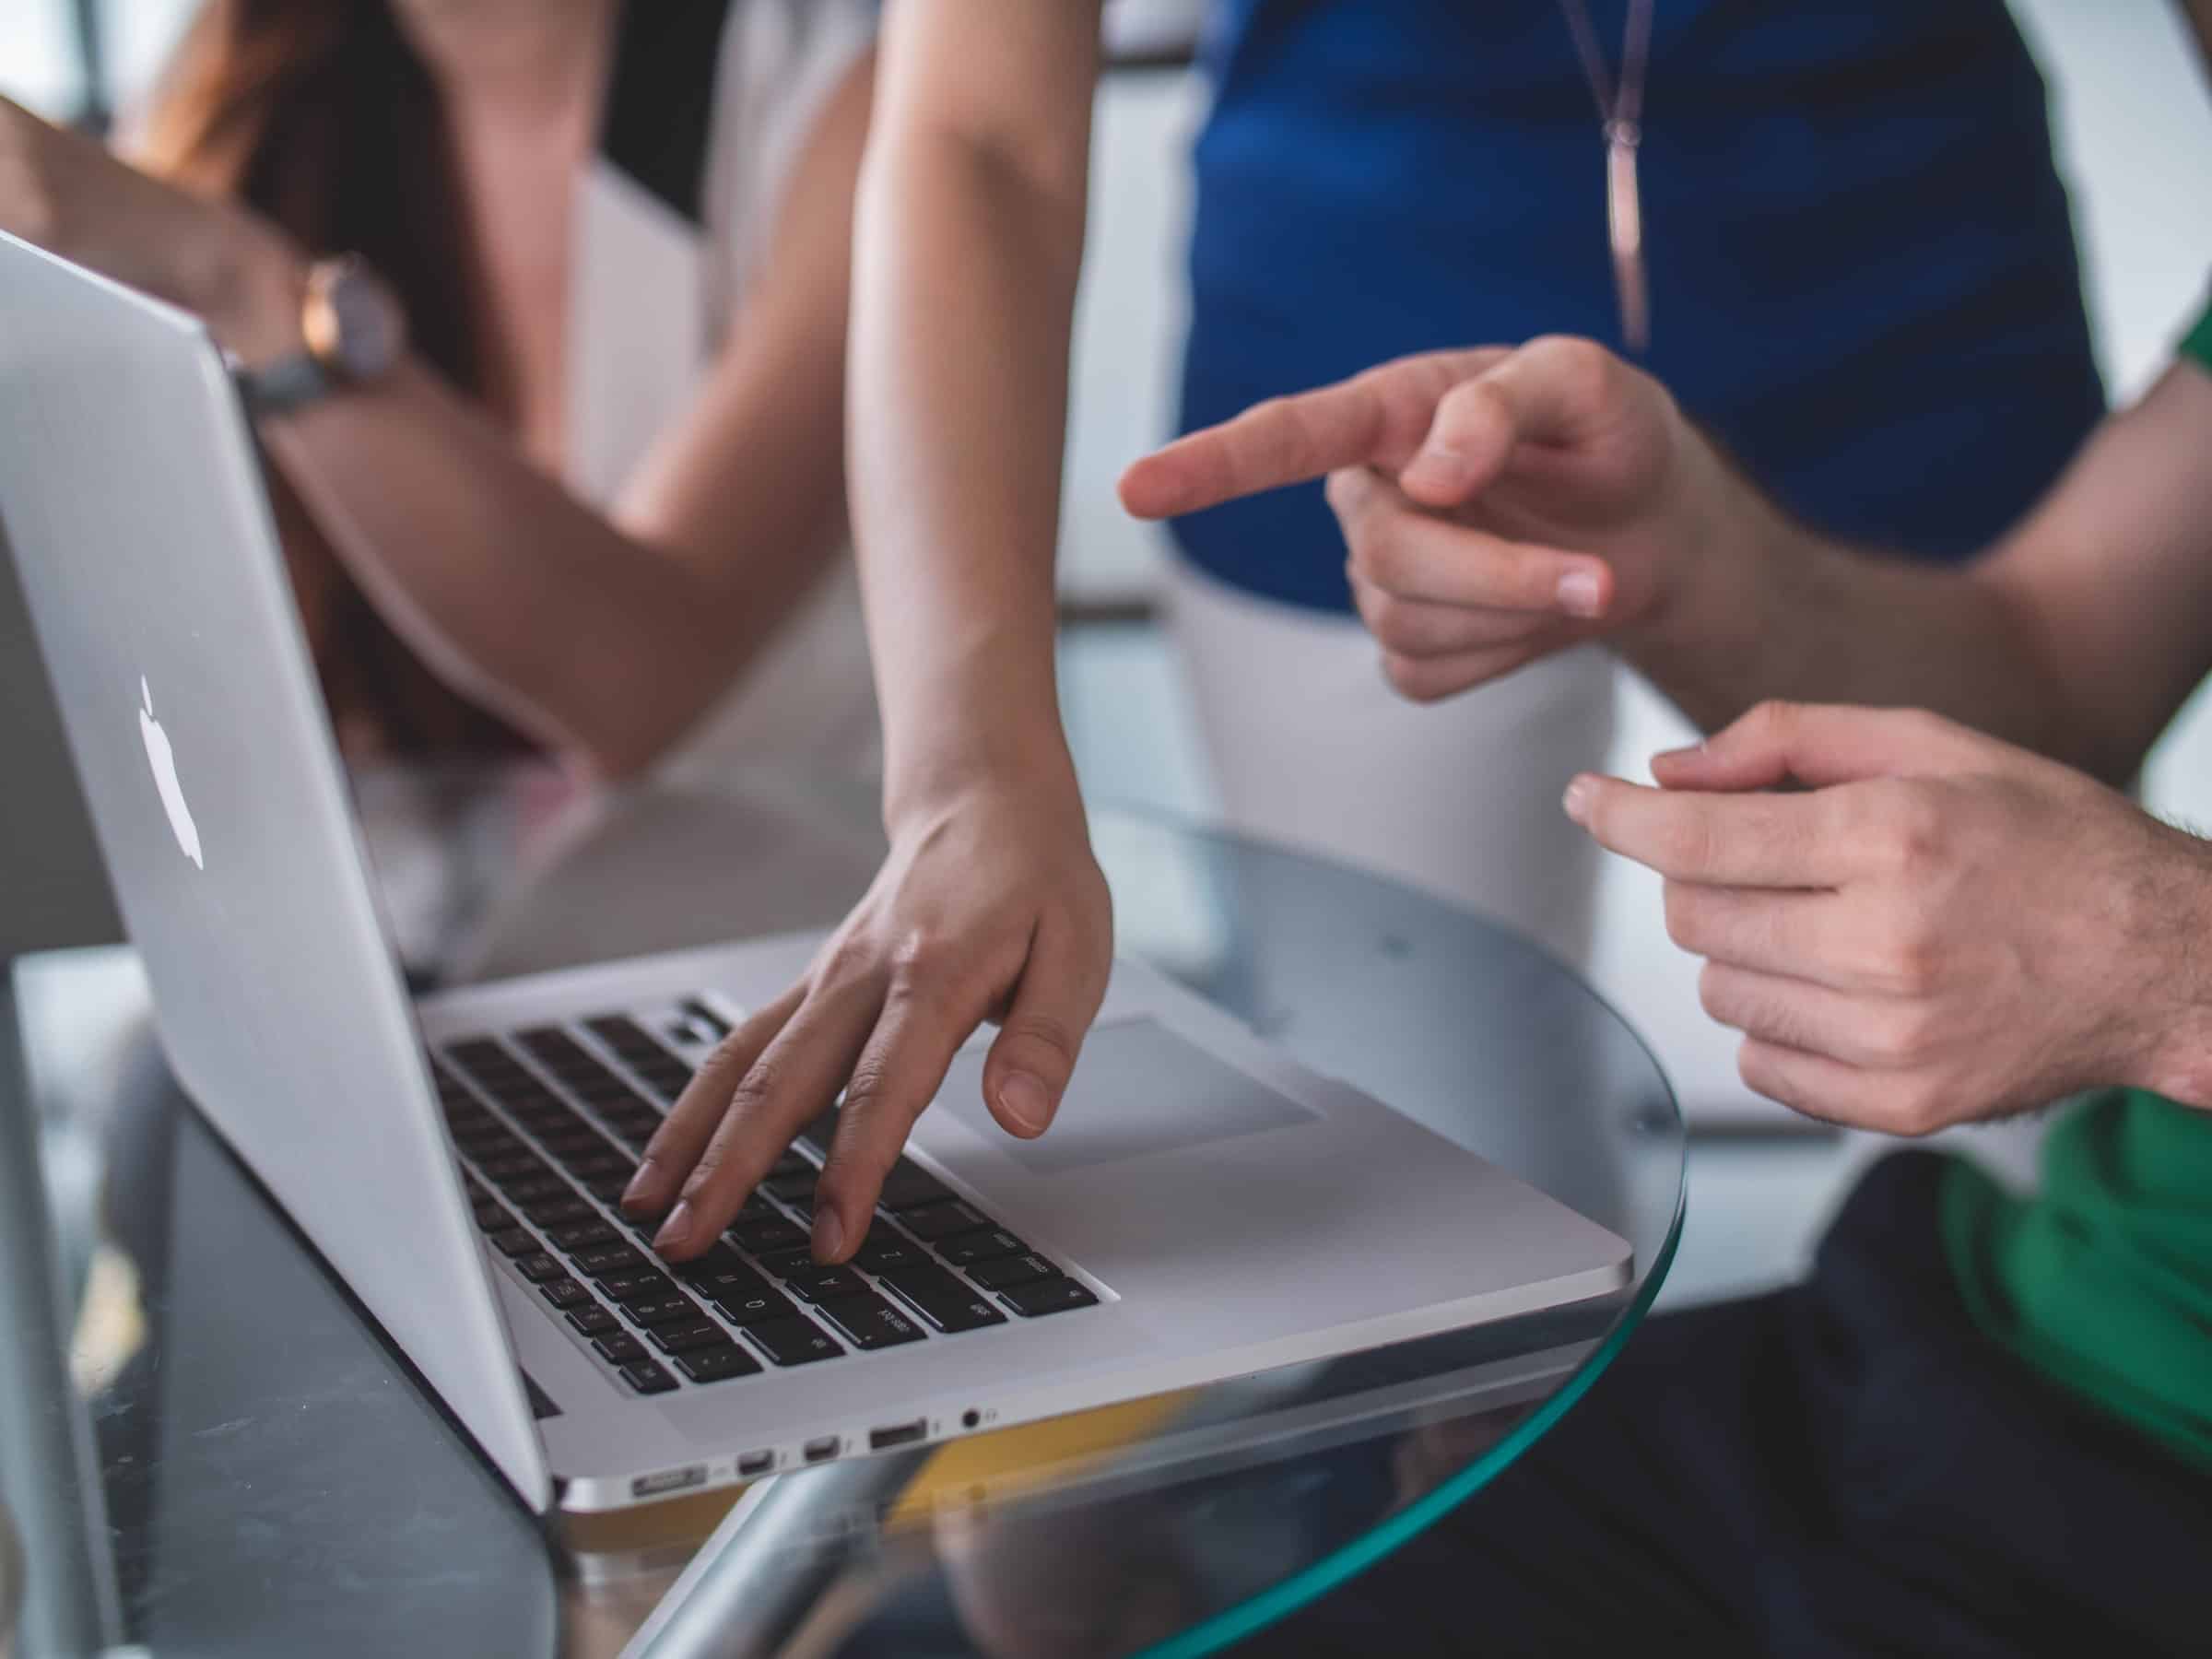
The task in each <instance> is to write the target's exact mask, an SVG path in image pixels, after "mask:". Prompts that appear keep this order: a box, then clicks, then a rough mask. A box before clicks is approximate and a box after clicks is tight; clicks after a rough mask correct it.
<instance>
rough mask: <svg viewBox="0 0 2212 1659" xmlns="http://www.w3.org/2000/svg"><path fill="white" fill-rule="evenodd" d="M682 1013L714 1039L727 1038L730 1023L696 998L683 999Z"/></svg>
mask: <svg viewBox="0 0 2212 1659" xmlns="http://www.w3.org/2000/svg"><path fill="white" fill-rule="evenodd" d="M684 1012H685V1013H686V1014H688V1015H689V1016H690V1017H691V1018H693V1019H695V1020H697V1021H698V1022H699V1023H700V1025H702V1026H704V1027H706V1029H707V1030H710V1031H712V1032H713V1033H714V1035H715V1036H716V1037H727V1036H728V1035H729V1034H730V1022H729V1021H728V1020H726V1019H724V1018H723V1017H722V1016H721V1015H719V1014H717V1013H716V1012H715V1011H714V1010H713V1009H712V1008H711V1007H709V1006H707V1005H706V1004H705V1003H703V1002H701V1001H700V999H699V998H698V997H696V996H687V997H686V998H684Z"/></svg>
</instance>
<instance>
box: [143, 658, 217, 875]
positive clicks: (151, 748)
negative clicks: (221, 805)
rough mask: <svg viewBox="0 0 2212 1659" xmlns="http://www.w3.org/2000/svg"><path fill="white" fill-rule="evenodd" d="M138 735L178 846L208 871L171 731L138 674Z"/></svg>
mask: <svg viewBox="0 0 2212 1659" xmlns="http://www.w3.org/2000/svg"><path fill="white" fill-rule="evenodd" d="M138 696H139V700H140V707H139V710H138V735H140V736H141V737H143V738H145V739H146V759H147V765H149V766H151V767H152V768H153V771H154V787H155V788H156V789H158V790H159V791H160V792H161V808H162V810H163V811H164V812H166V813H168V814H169V827H170V829H171V830H174V831H175V832H176V837H177V845H178V846H179V847H181V848H182V849H183V852H184V856H185V857H187V858H189V859H191V860H192V863H193V867H194V869H199V870H205V869H206V867H207V861H206V859H205V858H204V857H202V856H201V853H200V828H199V826H198V825H197V824H195V823H194V822H193V821H192V807H191V806H189V805H187V804H186V802H185V799H184V786H183V784H182V783H181V782H178V780H177V757H176V753H175V751H174V750H172V749H171V747H170V744H169V734H168V733H167V732H165V731H163V730H162V729H161V723H160V722H159V721H158V720H156V719H155V718H154V688H152V687H151V686H149V685H147V683H146V677H145V676H144V675H140V676H139V677H138Z"/></svg>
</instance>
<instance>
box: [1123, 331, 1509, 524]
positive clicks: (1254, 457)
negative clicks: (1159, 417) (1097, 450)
mask: <svg viewBox="0 0 2212 1659" xmlns="http://www.w3.org/2000/svg"><path fill="white" fill-rule="evenodd" d="M1505 355H1506V352H1505V349H1504V348H1503V347H1478V348H1477V349H1475V350H1471V351H1432V352H1425V353H1423V354H1422V355H1420V356H1418V357H1409V358H1401V359H1398V360H1397V361H1395V362H1392V363H1384V364H1383V365H1382V366H1381V367H1380V368H1376V369H1370V370H1369V371H1367V372H1366V373H1364V374H1358V375H1354V376H1353V377H1352V378H1351V379H1350V380H1347V381H1340V382H1337V383H1336V384H1335V385H1334V386H1324V387H1322V388H1321V389H1320V390H1318V391H1314V392H1301V393H1300V394H1296V395H1295V396H1290V397H1276V398H1270V399H1268V401H1267V402H1265V403H1263V404H1255V405H1254V406H1253V407H1251V408H1249V409H1247V410H1245V411H1244V413H1243V414H1241V415H1239V416H1237V417H1236V418H1233V419H1230V420H1226V421H1223V422H1222V423H1221V424H1220V425H1218V426H1211V427H1206V428H1205V429H1202V430H1199V431H1195V432H1192V433H1190V434H1189V435H1188V436H1187V437H1182V438H1179V439H1177V440H1176V441H1174V442H1173V443H1171V444H1169V445H1168V446H1167V447H1166V448H1165V449H1161V450H1156V451H1155V452H1153V453H1151V454H1149V455H1147V456H1145V457H1144V458H1143V459H1142V460H1140V461H1137V462H1135V464H1133V465H1131V466H1130V468H1129V470H1128V471H1127V472H1125V473H1124V474H1123V475H1122V484H1121V496H1122V505H1123V506H1124V507H1126V508H1127V509H1128V510H1129V511H1130V512H1132V513H1134V514H1135V515H1136V516H1137V517H1138V518H1172V517H1175V516H1176V515H1178V514H1181V513H1185V512H1202V511H1204V510H1205V509H1206V508H1208V507H1218V506H1219V505H1220V504H1221V503H1222V502H1223V501H1230V500H1236V499H1237V498H1238V497H1240V496H1248V495H1256V494H1257V493H1258V492H1260V491H1261V490H1264V489H1279V488H1282V487H1283V486H1285V485H1288V484H1303V483H1308V482H1310V481H1312V479H1315V478H1319V477H1324V476H1325V475H1327V474H1329V473H1332V472H1335V471H1336V470H1337V469H1338V468H1340V467H1347V466H1379V467H1382V468H1383V469H1384V470H1386V471H1391V472H1395V471H1396V470H1397V469H1398V468H1400V467H1402V466H1404V465H1406V463H1407V462H1408V461H1410V460H1412V459H1413V456H1414V453H1415V452H1416V451H1418V449H1419V448H1420V446H1421V441H1422V440H1423V439H1424V438H1426V437H1427V436H1428V434H1429V425H1430V420H1431V419H1432V418H1434V416H1435V413H1436V406H1437V404H1438V403H1439V401H1441V399H1442V397H1443V395H1444V394H1445V393H1447V392H1449V391H1450V390H1451V389H1452V388H1453V386H1455V385H1457V384H1459V383H1460V382H1462V381H1464V380H1465V379H1467V378H1468V377H1469V376H1470V375H1475V374H1479V373H1481V372H1482V371H1484V370H1485V369H1487V368H1488V367H1490V366H1491V365H1492V364H1493V363H1495V362H1497V361H1498V360H1499V359H1501V358H1503V357H1504V356H1505Z"/></svg>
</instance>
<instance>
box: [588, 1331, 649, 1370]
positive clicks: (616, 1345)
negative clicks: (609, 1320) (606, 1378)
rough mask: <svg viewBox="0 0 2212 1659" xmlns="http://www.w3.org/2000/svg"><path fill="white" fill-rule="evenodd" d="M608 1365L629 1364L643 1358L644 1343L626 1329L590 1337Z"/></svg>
mask: <svg viewBox="0 0 2212 1659" xmlns="http://www.w3.org/2000/svg"><path fill="white" fill-rule="evenodd" d="M592 1346H593V1347H595V1348H597V1349H598V1350H599V1352H600V1354H601V1356H602V1357H603V1358H605V1359H606V1362H607V1363H608V1364H609V1365H630V1364H634V1363H635V1362H636V1361H638V1360H640V1359H644V1358H645V1345H644V1344H643V1343H641V1342H640V1341H639V1340H638V1339H637V1338H636V1337H635V1336H632V1335H630V1334H629V1332H628V1331H611V1332H609V1333H608V1334H607V1335H605V1336H594V1337H593V1338H592Z"/></svg>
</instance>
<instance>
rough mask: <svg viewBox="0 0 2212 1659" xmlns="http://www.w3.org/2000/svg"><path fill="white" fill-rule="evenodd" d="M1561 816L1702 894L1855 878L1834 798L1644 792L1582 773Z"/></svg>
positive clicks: (1825, 885) (1822, 885)
mask: <svg viewBox="0 0 2212 1659" xmlns="http://www.w3.org/2000/svg"><path fill="white" fill-rule="evenodd" d="M1565 806H1566V808H1567V816H1568V817H1569V818H1572V819H1573V820H1574V821H1575V822H1576V823H1578V824H1580V825H1582V827H1583V829H1585V830H1588V831H1589V832H1590V835H1591V837H1592V839H1594V841H1596V842H1597V843H1598V844H1599V845H1600V846H1602V847H1605V848H1606V849H1607V850H1608V851H1610V852H1614V853H1619V854H1620V855H1621V856H1622V857H1624V858H1632V859H1634V860H1635V861H1636V862H1637V863H1638V864H1640V865H1647V866H1649V867H1650V868H1652V869H1653V870H1656V871H1658V872H1659V874H1660V875H1662V876H1664V877H1666V878H1667V879H1668V880H1670V881H1683V882H1691V883H1695V884H1697V885H1700V886H1704V887H1749V888H1833V887H1840V886H1841V885H1842V884H1843V883H1844V882H1845V881H1847V880H1848V879H1850V878H1851V877H1853V875H1854V874H1856V873H1857V870H1858V861H1857V860H1856V858H1855V857H1854V856H1853V851H1852V848H1851V844H1850V839H1849V837H1848V836H1847V835H1845V834H1843V833H1842V832H1841V824H1840V821H1839V818H1838V815H1837V812H1836V810H1835V807H1834V805H1833V797H1832V796H1830V795H1829V794H1826V793H1825V792H1819V791H1816V792H1814V793H1812V794H1688V793H1682V792H1677V791H1673V790H1665V789H1646V788H1644V787H1643V786H1642V785H1641V784H1636V783H1630V782H1623V781H1622V780H1621V779H1619V778H1601V777H1596V776H1594V775H1592V774H1589V773H1584V774H1583V776H1581V777H1579V778H1577V779H1575V781H1574V782H1571V783H1570V784H1569V785H1568V786H1567V797H1566V802H1565Z"/></svg>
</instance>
